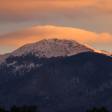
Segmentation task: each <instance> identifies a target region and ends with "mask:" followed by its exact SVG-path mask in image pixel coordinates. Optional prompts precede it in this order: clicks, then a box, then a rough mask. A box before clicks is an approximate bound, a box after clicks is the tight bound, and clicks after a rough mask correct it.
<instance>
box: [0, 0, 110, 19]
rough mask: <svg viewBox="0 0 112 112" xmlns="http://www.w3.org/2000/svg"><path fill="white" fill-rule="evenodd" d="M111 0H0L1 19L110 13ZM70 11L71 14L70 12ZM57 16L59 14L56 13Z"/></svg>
mask: <svg viewBox="0 0 112 112" xmlns="http://www.w3.org/2000/svg"><path fill="white" fill-rule="evenodd" d="M111 4H112V0H10V1H9V0H2V1H1V2H0V19H1V20H3V21H4V20H5V19H6V20H12V21H14V20H15V21H16V20H24V19H32V18H33V19H39V18H42V17H46V18H47V17H48V16H50V17H52V15H51V14H53V13H55V15H56V13H57V14H60V15H63V16H64V15H71V16H75V17H76V15H75V13H79V12H80V13H81V11H82V12H83V11H85V13H89V12H90V13H92V14H93V15H94V14H96V13H112V6H111ZM71 12H72V14H70V13H71ZM58 16H59V15H58Z"/></svg>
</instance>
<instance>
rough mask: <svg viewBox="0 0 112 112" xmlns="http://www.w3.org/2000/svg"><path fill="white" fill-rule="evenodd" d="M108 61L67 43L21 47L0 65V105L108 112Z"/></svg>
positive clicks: (111, 90) (111, 65)
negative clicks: (96, 108)
mask: <svg viewBox="0 0 112 112" xmlns="http://www.w3.org/2000/svg"><path fill="white" fill-rule="evenodd" d="M111 95H112V57H110V56H107V55H105V54H101V53H97V52H94V50H93V49H91V48H89V47H87V46H84V45H81V44H79V43H77V42H75V41H71V40H57V39H53V40H42V41H40V42H38V43H33V44H28V45H25V46H23V47H21V48H19V49H17V50H15V51H14V52H12V53H10V55H9V56H8V57H7V58H5V61H4V62H3V63H2V64H0V104H1V105H3V106H5V107H7V108H9V107H10V106H12V105H18V106H19V105H24V104H27V105H38V106H39V109H40V111H41V112H74V111H76V112H85V111H86V110H87V109H88V108H90V107H94V106H106V107H107V108H109V109H110V110H112V106H111V104H112V100H111Z"/></svg>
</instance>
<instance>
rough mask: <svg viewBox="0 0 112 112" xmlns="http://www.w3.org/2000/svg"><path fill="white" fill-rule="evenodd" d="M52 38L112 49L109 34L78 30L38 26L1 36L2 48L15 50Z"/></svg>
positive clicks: (0, 43) (111, 36)
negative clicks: (6, 47) (27, 44)
mask: <svg viewBox="0 0 112 112" xmlns="http://www.w3.org/2000/svg"><path fill="white" fill-rule="evenodd" d="M52 38H59V39H72V40H76V41H78V42H80V43H83V44H88V45H91V46H94V47H96V48H102V49H106V48H109V49H112V35H111V34H109V33H99V34H97V33H94V32H91V31H86V30H82V29H77V28H70V27H60V26H50V25H47V26H36V27H32V28H28V29H24V30H21V31H19V32H15V33H10V34H7V35H3V36H0V46H10V47H11V48H13V49H15V48H18V47H20V46H22V45H24V44H26V43H32V42H36V41H39V40H41V39H52ZM104 46H105V47H104ZM110 46H111V47H110Z"/></svg>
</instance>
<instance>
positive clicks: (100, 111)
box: [86, 107, 110, 112]
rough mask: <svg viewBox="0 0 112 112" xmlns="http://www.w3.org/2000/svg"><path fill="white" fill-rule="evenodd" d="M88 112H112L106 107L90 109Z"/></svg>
mask: <svg viewBox="0 0 112 112" xmlns="http://www.w3.org/2000/svg"><path fill="white" fill-rule="evenodd" d="M86 112H110V111H109V110H108V109H107V108H106V107H100V108H96V107H94V108H92V109H88V110H87V111H86Z"/></svg>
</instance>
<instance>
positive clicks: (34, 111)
mask: <svg viewBox="0 0 112 112" xmlns="http://www.w3.org/2000/svg"><path fill="white" fill-rule="evenodd" d="M10 112H39V109H38V108H37V106H26V105H24V106H21V107H17V106H13V107H12V108H11V110H10Z"/></svg>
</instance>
